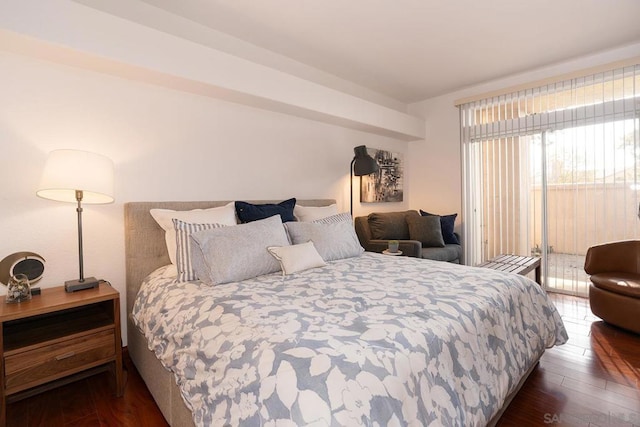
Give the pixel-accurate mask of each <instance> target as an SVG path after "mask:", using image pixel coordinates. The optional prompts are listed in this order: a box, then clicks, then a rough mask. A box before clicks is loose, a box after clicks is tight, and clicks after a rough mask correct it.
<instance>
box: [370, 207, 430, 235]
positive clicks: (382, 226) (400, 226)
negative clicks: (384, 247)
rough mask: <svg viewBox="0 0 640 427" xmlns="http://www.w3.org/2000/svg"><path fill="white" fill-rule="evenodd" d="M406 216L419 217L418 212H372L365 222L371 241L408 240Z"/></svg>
mask: <svg viewBox="0 0 640 427" xmlns="http://www.w3.org/2000/svg"><path fill="white" fill-rule="evenodd" d="M407 215H412V216H420V214H419V213H418V211H413V210H410V211H404V212H384V213H379V212H374V213H370V214H369V216H368V218H367V221H368V222H369V229H370V230H371V237H372V238H373V239H381V240H389V239H395V240H408V239H409V226H408V225H407V220H406V217H407Z"/></svg>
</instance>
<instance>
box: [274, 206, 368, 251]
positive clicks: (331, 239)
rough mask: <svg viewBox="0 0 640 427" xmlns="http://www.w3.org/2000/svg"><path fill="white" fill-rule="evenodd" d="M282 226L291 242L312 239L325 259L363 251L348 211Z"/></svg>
mask: <svg viewBox="0 0 640 427" xmlns="http://www.w3.org/2000/svg"><path fill="white" fill-rule="evenodd" d="M284 226H285V228H286V229H287V233H288V234H289V240H290V241H291V243H292V244H294V245H297V244H300V243H305V242H308V241H312V242H313V244H314V246H315V247H316V249H317V250H318V253H319V254H320V256H321V257H322V259H324V260H325V261H335V260H338V259H343V258H352V257H357V256H360V255H362V253H363V252H364V249H363V248H362V246H360V241H358V236H357V235H356V232H355V230H354V228H353V223H352V219H351V215H349V214H348V213H346V214H338V215H332V216H331V217H328V218H323V219H320V220H316V221H314V222H287V223H285V225H284Z"/></svg>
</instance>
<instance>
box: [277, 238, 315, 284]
mask: <svg viewBox="0 0 640 427" xmlns="http://www.w3.org/2000/svg"><path fill="white" fill-rule="evenodd" d="M267 249H268V250H269V252H270V253H271V255H273V257H274V258H275V259H277V260H278V261H279V262H280V267H281V268H282V275H283V276H284V275H285V274H293V273H297V272H298V271H303V270H308V269H310V268H315V267H322V266H325V265H327V264H326V263H325V262H324V260H323V259H322V257H321V256H320V254H319V253H318V251H317V250H316V247H315V246H313V242H307V243H301V244H299V245H291V246H271V247H268V248H267Z"/></svg>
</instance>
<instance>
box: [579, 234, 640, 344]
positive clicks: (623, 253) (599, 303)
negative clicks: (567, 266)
mask: <svg viewBox="0 0 640 427" xmlns="http://www.w3.org/2000/svg"><path fill="white" fill-rule="evenodd" d="M584 270H585V272H586V273H587V274H590V275H591V277H590V280H591V284H590V285H589V305H590V306H591V311H592V312H593V314H595V315H596V316H598V317H599V318H601V319H602V320H604V321H605V322H607V323H609V324H611V325H615V326H618V327H620V328H623V329H626V330H628V331H631V332H635V333H640V318H639V317H638V313H640V240H625V241H618V242H611V243H605V244H601V245H596V246H592V247H590V248H589V250H588V251H587V255H586V257H585V261H584Z"/></svg>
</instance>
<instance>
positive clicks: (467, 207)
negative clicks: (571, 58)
mask: <svg viewBox="0 0 640 427" xmlns="http://www.w3.org/2000/svg"><path fill="white" fill-rule="evenodd" d="M459 108H460V126H461V143H462V148H463V149H462V152H463V163H464V168H463V193H464V194H463V197H464V203H463V218H464V220H463V234H464V242H465V245H464V246H465V262H466V263H467V264H470V265H475V264H478V263H480V262H482V261H485V260H487V259H490V258H492V257H494V256H496V255H499V254H516V255H529V256H540V257H542V263H543V276H544V278H543V280H544V284H545V286H546V287H547V288H549V289H554V290H557V291H560V292H566V293H571V294H582V295H584V294H586V292H587V288H586V284H587V283H588V280H587V277H586V274H585V273H584V270H583V265H584V255H585V253H586V250H587V249H588V247H589V246H591V245H594V244H598V243H604V242H606V241H611V240H620V239H627V238H639V237H640V234H639V230H640V220H639V219H638V202H639V201H640V133H639V132H640V125H639V120H640V65H633V66H626V67H624V68H619V69H613V70H610V71H605V72H600V73H597V74H593V75H589V76H584V77H580V78H573V79H570V80H566V81H562V82H558V83H553V84H549V85H545V86H541V87H537V88H533V89H527V90H522V91H517V92H514V93H510V94H505V95H500V96H496V97H492V98H487V99H483V100H479V101H474V102H469V103H466V104H462V105H460V106H459Z"/></svg>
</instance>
